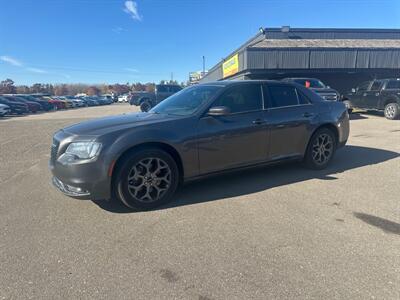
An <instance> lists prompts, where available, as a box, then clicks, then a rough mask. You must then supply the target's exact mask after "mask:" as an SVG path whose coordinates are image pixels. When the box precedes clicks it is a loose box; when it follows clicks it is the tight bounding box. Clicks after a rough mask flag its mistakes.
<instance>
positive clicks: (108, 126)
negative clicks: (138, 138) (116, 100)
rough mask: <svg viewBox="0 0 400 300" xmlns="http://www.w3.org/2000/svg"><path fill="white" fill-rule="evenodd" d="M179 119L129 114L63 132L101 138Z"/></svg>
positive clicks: (80, 125) (76, 126) (146, 114)
mask: <svg viewBox="0 0 400 300" xmlns="http://www.w3.org/2000/svg"><path fill="white" fill-rule="evenodd" d="M178 118H180V117H179V116H173V115H166V114H153V113H129V114H123V115H117V116H110V117H105V118H100V119H95V120H90V121H85V122H82V123H78V124H75V125H72V126H69V127H66V128H64V129H63V130H64V131H65V132H68V133H71V134H74V135H87V136H99V135H103V134H107V133H110V132H115V131H118V130H122V129H128V128H133V127H136V126H140V125H147V124H152V123H159V122H164V121H168V120H173V119H178Z"/></svg>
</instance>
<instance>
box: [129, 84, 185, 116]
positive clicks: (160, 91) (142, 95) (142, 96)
mask: <svg viewBox="0 0 400 300" xmlns="http://www.w3.org/2000/svg"><path fill="white" fill-rule="evenodd" d="M180 90H182V87H181V86H180V85H175V84H158V85H156V88H155V91H154V93H150V92H133V93H132V95H131V98H130V100H129V103H130V104H131V105H137V106H140V110H141V111H143V112H146V111H149V110H150V109H151V108H152V107H154V106H155V105H157V104H158V103H160V102H161V101H163V100H165V99H166V98H168V97H169V96H171V95H173V94H175V93H177V92H179V91H180Z"/></svg>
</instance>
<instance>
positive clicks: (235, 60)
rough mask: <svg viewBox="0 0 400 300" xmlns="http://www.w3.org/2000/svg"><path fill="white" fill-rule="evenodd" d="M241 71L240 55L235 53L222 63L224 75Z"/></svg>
mask: <svg viewBox="0 0 400 300" xmlns="http://www.w3.org/2000/svg"><path fill="white" fill-rule="evenodd" d="M237 72H239V55H238V54H235V55H234V56H232V57H231V58H230V59H228V60H227V61H226V62H224V63H223V64H222V74H223V77H224V78H225V77H228V76H231V75H233V74H236V73H237Z"/></svg>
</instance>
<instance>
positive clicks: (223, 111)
mask: <svg viewBox="0 0 400 300" xmlns="http://www.w3.org/2000/svg"><path fill="white" fill-rule="evenodd" d="M230 113H231V110H230V109H229V107H226V106H214V107H211V108H210V109H209V110H208V113H207V115H209V116H226V115H229V114H230Z"/></svg>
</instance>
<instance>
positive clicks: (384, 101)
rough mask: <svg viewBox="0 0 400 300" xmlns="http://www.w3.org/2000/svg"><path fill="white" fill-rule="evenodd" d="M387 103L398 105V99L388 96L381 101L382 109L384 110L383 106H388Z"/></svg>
mask: <svg viewBox="0 0 400 300" xmlns="http://www.w3.org/2000/svg"><path fill="white" fill-rule="evenodd" d="M389 103H397V104H399V105H400V99H399V98H398V97H396V96H389V97H387V98H385V99H383V108H385V106H386V105H388V104H389Z"/></svg>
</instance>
